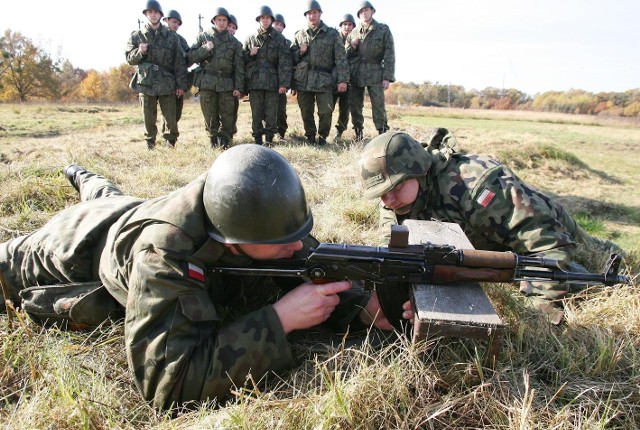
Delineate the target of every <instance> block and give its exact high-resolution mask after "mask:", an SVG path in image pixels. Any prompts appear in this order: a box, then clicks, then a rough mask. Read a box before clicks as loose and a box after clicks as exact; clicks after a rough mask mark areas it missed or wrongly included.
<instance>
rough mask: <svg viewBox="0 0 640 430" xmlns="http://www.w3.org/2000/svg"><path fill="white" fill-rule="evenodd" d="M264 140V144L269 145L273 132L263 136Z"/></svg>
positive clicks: (271, 141)
mask: <svg viewBox="0 0 640 430" xmlns="http://www.w3.org/2000/svg"><path fill="white" fill-rule="evenodd" d="M264 142H265V143H264V144H265V145H266V146H271V144H272V143H273V134H266V135H265V136H264Z"/></svg>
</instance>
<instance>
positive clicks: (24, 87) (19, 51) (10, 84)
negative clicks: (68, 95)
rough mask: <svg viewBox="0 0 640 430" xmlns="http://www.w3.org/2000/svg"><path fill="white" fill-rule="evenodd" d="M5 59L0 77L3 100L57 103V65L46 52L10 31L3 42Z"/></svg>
mask: <svg viewBox="0 0 640 430" xmlns="http://www.w3.org/2000/svg"><path fill="white" fill-rule="evenodd" d="M0 42H1V46H0V50H1V51H2V53H3V54H2V55H3V63H2V68H0V70H3V73H2V74H0V88H1V91H2V92H1V93H0V99H2V100H19V101H21V102H24V101H26V100H28V99H29V98H33V97H43V98H46V99H54V98H56V97H57V96H58V91H59V88H58V81H57V80H56V76H55V73H56V65H55V64H54V62H53V60H52V59H51V57H50V56H49V54H47V53H46V52H45V51H44V50H43V49H42V48H40V47H39V46H37V45H36V44H35V43H33V41H31V39H29V38H27V37H24V36H23V35H22V34H21V33H20V32H12V31H11V30H10V29H8V30H6V31H5V32H4V37H2V39H0Z"/></svg>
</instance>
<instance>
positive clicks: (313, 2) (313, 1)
mask: <svg viewBox="0 0 640 430" xmlns="http://www.w3.org/2000/svg"><path fill="white" fill-rule="evenodd" d="M310 10H319V11H320V13H322V8H321V7H320V3H318V2H317V1H316V0H311V1H310V2H309V3H307V10H306V11H305V12H304V16H307V13H308V12H309V11H310Z"/></svg>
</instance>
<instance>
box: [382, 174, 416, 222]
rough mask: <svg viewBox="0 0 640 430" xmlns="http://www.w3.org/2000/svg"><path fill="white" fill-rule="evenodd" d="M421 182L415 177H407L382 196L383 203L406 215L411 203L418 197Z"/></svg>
mask: <svg viewBox="0 0 640 430" xmlns="http://www.w3.org/2000/svg"><path fill="white" fill-rule="evenodd" d="M419 190H420V184H419V183H418V180H417V179H415V178H411V179H407V180H406V181H403V182H401V183H399V184H398V185H396V186H395V187H394V188H393V189H392V190H391V191H389V192H388V193H386V194H383V195H381V196H380V200H382V203H384V205H385V206H386V207H388V208H389V209H393V211H395V212H396V213H397V214H399V215H404V214H406V213H408V212H409V210H410V209H411V205H412V204H413V202H415V201H416V198H417V197H418V191H419Z"/></svg>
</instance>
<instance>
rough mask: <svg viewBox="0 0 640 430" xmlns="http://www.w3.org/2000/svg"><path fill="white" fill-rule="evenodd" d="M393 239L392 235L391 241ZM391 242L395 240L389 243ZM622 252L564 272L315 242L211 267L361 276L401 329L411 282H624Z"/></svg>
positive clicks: (429, 249) (534, 260)
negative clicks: (287, 254) (303, 253)
mask: <svg viewBox="0 0 640 430" xmlns="http://www.w3.org/2000/svg"><path fill="white" fill-rule="evenodd" d="M396 242H397V241H396ZM394 245H395V246H394ZM621 262H622V257H620V256H619V255H618V254H611V256H610V258H609V261H608V262H607V263H606V265H605V268H604V271H603V273H599V274H598V273H580V272H566V271H564V270H561V269H560V268H559V264H558V261H557V260H554V259H549V258H544V257H529V256H522V255H518V254H514V253H512V252H496V251H481V250H475V249H456V248H454V247H452V246H449V245H432V244H422V245H405V244H400V245H397V244H395V243H394V238H393V237H392V240H391V246H389V247H375V246H362V245H345V244H333V243H320V244H319V245H318V246H317V247H315V248H313V249H312V250H311V251H310V253H309V255H308V256H307V257H306V258H303V259H281V260H262V261H255V262H254V263H253V264H251V265H250V266H245V267H214V268H213V271H214V272H215V273H223V274H231V275H254V276H274V277H280V276H285V277H298V278H306V279H310V280H311V281H313V282H315V283H324V282H329V281H337V280H363V281H365V285H366V284H369V285H371V284H373V285H374V286H375V290H376V292H377V294H378V298H379V300H380V306H381V307H382V310H383V311H384V313H385V315H386V316H387V318H388V320H389V322H390V323H391V324H392V325H393V326H394V327H395V328H396V329H397V330H399V331H403V330H404V328H403V326H405V327H406V324H402V322H403V320H402V304H403V303H404V302H405V301H407V300H409V288H410V286H411V284H426V283H429V284H450V283H456V282H515V281H522V280H527V281H557V282H566V283H582V284H585V283H586V284H594V285H595V284H598V285H599V284H604V285H615V284H628V283H629V279H628V278H627V277H626V276H622V275H619V274H618V271H619V268H620V263H621Z"/></svg>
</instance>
